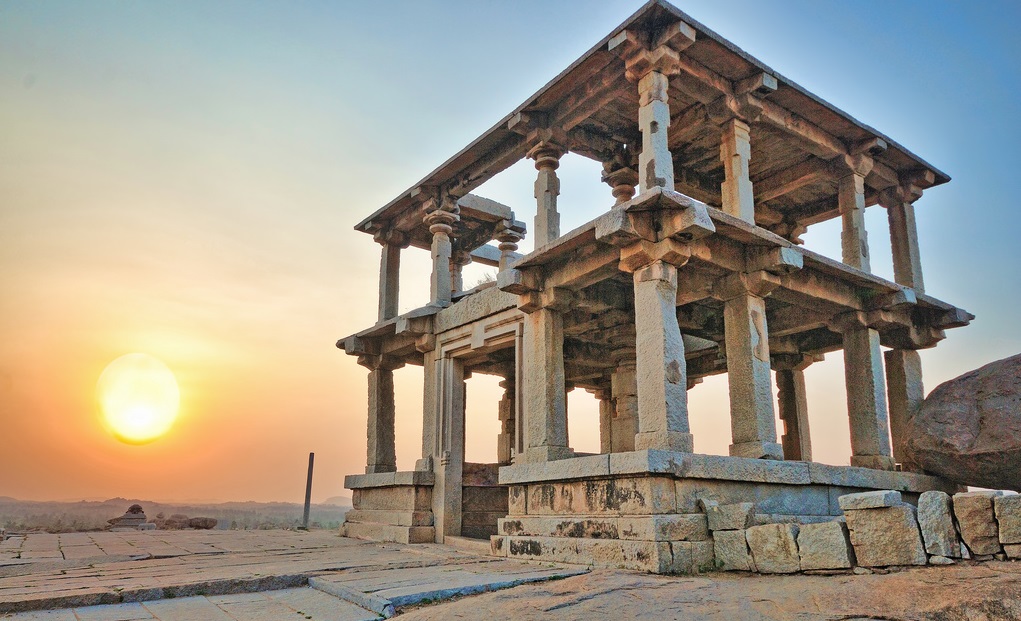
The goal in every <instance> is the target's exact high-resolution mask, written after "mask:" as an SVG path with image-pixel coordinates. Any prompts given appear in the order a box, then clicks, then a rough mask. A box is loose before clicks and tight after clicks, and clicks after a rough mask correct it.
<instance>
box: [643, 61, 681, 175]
mask: <svg viewBox="0 0 1021 621" xmlns="http://www.w3.org/2000/svg"><path fill="white" fill-rule="evenodd" d="M653 53H659V54H660V56H659V57H658V58H659V59H660V62H658V63H656V64H655V65H652V66H651V67H650V69H651V70H650V71H648V73H645V74H644V75H643V76H641V77H640V78H639V79H638V105H639V108H638V129H639V130H641V132H642V152H641V153H640V154H639V155H638V187H639V191H641V192H645V191H646V190H651V189H652V188H655V187H662V188H667V189H668V190H673V189H674V160H673V156H672V155H671V153H670V147H669V140H668V136H667V132H668V129H669V127H670V97H669V95H668V89H669V87H670V81H669V77H668V76H669V75H671V74H672V73H674V72H675V71H676V67H677V62H678V58H679V57H678V55H677V52H675V51H674V50H671V49H669V48H665V47H661V48H657V50H655V51H654V52H653Z"/></svg>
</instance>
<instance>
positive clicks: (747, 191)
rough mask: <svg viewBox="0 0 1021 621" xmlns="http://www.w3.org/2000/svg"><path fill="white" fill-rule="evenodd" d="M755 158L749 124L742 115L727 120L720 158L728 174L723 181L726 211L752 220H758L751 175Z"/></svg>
mask: <svg viewBox="0 0 1021 621" xmlns="http://www.w3.org/2000/svg"><path fill="white" fill-rule="evenodd" d="M751 158H752V146H751V142H750V134H749V128H748V124H747V123H745V122H744V121H742V120H741V119H737V118H732V119H730V120H729V121H727V122H726V123H724V124H723V136H722V140H721V141H720V161H722V162H723V169H724V171H725V172H726V178H725V180H724V182H723V183H722V184H721V185H720V190H721V193H722V196H723V211H725V212H727V213H728V214H730V215H732V216H734V217H737V218H741V219H742V220H744V221H745V222H748V223H749V224H755V200H754V198H753V197H752V181H751V178H750V177H749V175H748V161H749V160H750V159H751Z"/></svg>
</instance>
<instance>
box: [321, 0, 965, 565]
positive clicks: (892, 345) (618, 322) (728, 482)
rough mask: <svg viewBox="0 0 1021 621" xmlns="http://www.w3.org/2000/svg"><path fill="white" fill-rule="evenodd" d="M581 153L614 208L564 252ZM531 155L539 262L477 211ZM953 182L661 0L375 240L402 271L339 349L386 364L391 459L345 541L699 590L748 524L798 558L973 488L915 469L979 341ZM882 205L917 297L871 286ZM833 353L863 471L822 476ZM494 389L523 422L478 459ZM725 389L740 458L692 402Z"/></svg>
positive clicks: (423, 190)
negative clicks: (484, 392)
mask: <svg viewBox="0 0 1021 621" xmlns="http://www.w3.org/2000/svg"><path fill="white" fill-rule="evenodd" d="M567 153H575V154H578V155H581V156H583V157H587V158H590V159H593V160H595V161H597V162H600V163H601V164H602V175H601V177H600V178H598V179H593V180H592V181H593V183H598V182H602V183H606V184H607V185H608V186H609V189H608V193H607V200H606V203H605V205H603V206H601V207H598V208H597V207H596V206H594V210H593V213H592V216H593V219H592V220H591V221H589V222H588V223H586V224H584V225H582V226H581V227H579V228H577V229H575V230H573V231H569V232H562V231H561V230H560V216H559V213H558V211H557V202H558V196H559V194H560V183H559V180H558V177H557V172H556V171H557V168H558V166H559V163H560V160H561V158H562V157H563V156H564V155H565V154H567ZM522 159H530V160H532V161H533V162H534V164H535V168H536V170H537V174H536V180H535V184H534V190H535V198H536V205H535V210H534V217H533V218H531V220H532V222H533V226H532V231H531V234H532V235H533V237H534V240H535V243H534V246H535V250H534V251H532V252H531V253H529V254H527V255H524V256H522V255H521V254H519V253H518V252H517V249H518V244H519V243H520V241H521V240H522V239H523V238H524V236H525V234H526V225H525V223H524V222H523V221H521V220H519V219H518V215H517V213H516V211H515V210H513V209H512V208H511V207H509V206H505V205H502V204H500V203H497V202H495V201H492V200H489V199H486V198H483V197H480V196H476V195H474V194H472V193H471V192H472V191H473V190H474V189H475V188H477V187H478V186H480V185H481V184H482V183H484V182H485V181H487V180H489V179H491V178H492V177H493V176H495V175H497V174H498V173H500V172H501V171H503V170H506V169H507V168H509V167H510V166H511V165H513V164H514V163H516V162H518V161H520V160H522ZM949 180H950V178H949V177H948V176H947V175H946V174H945V173H943V172H941V171H940V170H938V169H937V168H935V167H934V166H932V165H931V164H929V163H928V162H926V161H925V160H923V159H921V158H920V157H918V156H917V155H915V154H913V153H912V152H910V151H909V150H907V149H906V148H905V147H903V146H901V145H899V144H898V143H896V142H895V141H893V140H892V139H890V138H888V137H887V136H886V135H884V134H882V133H880V132H878V131H876V130H875V129H872V128H871V127H868V126H866V125H863V124H862V123H860V122H858V121H856V120H855V119H854V118H853V117H851V116H850V115H848V114H846V113H844V112H843V111H841V110H838V109H837V108H835V107H834V106H833V105H831V104H829V103H827V102H825V101H823V100H821V99H820V98H819V97H817V96H815V95H813V94H812V93H811V92H809V91H808V90H806V89H805V88H803V87H801V86H799V85H797V84H794V83H793V82H791V81H790V80H788V79H786V78H784V77H783V76H781V75H780V74H778V73H776V72H774V71H773V70H772V69H770V68H768V67H766V66H765V65H764V64H762V63H761V62H759V61H758V60H756V59H754V58H752V57H751V56H749V55H748V54H746V53H745V52H743V51H741V50H740V49H739V48H738V47H737V46H735V45H734V44H732V43H730V42H729V41H727V40H725V39H723V38H722V37H720V36H719V35H718V34H716V33H715V32H713V31H711V30H709V29H708V28H706V27H705V26H703V25H701V24H699V23H698V22H696V21H695V20H693V19H691V17H689V16H688V15H686V14H684V13H683V12H681V11H679V10H678V9H676V8H675V7H673V6H672V5H670V4H668V3H666V2H662V1H659V0H653V1H652V2H649V3H648V4H646V5H645V6H643V7H642V8H641V9H640V10H639V11H638V12H637V13H635V14H634V15H633V16H632V17H630V18H629V19H628V20H627V21H625V22H624V23H623V24H621V25H620V26H619V27H618V28H616V29H615V30H614V31H613V32H611V33H610V34H609V35H608V36H607V37H606V38H604V39H603V40H602V41H601V42H599V43H598V44H597V45H596V46H595V47H593V48H592V49H591V50H589V51H588V52H587V53H586V54H585V55H584V56H582V57H581V58H580V59H578V60H577V61H576V62H575V63H573V64H572V65H571V66H570V67H568V68H567V69H566V70H565V71H564V72H563V73H561V74H560V75H558V76H557V77H556V78H554V79H553V80H552V81H551V82H550V83H549V84H547V85H546V86H544V87H543V88H542V89H540V90H539V91H538V92H537V93H535V94H534V95H532V96H531V97H530V98H528V100H527V101H526V102H525V103H524V104H522V105H521V106H518V107H517V108H516V109H514V110H513V111H512V112H511V113H510V114H509V115H508V116H507V117H505V119H504V120H502V121H501V122H500V123H498V124H497V125H496V126H494V127H493V128H492V129H490V130H489V131H487V132H486V133H484V134H483V135H482V136H480V137H478V138H477V139H476V140H474V141H472V143H471V144H470V145H469V146H467V147H465V148H464V149H463V150H461V151H460V152H459V153H457V154H456V155H454V156H453V157H452V158H450V159H449V160H447V161H446V162H444V163H443V164H442V165H441V166H440V167H438V168H437V169H436V170H434V171H433V172H431V173H430V174H429V175H427V176H426V177H425V178H424V179H422V180H421V181H420V182H419V183H417V184H416V185H414V186H413V187H411V188H409V189H408V190H406V191H404V192H402V193H401V194H399V195H398V196H397V197H396V198H394V199H393V200H392V201H390V202H389V203H388V204H386V205H385V206H383V207H382V208H381V209H379V210H378V211H376V212H375V213H373V214H371V215H370V216H369V217H367V218H366V219H364V220H363V221H362V222H360V223H358V224H357V225H356V226H355V228H356V230H358V231H361V232H364V233H368V234H370V235H372V236H373V237H374V239H375V240H376V241H377V242H378V243H379V244H380V245H381V246H382V253H381V258H380V270H379V302H378V320H377V322H376V323H375V324H374V325H372V326H370V327H367V328H366V329H364V330H362V331H360V332H358V333H356V334H353V335H351V336H348V337H346V338H343V339H340V341H339V342H338V347H340V348H341V349H343V350H344V351H345V352H346V353H348V354H350V355H353V356H357V358H358V363H359V364H361V365H362V366H364V367H366V368H367V369H368V370H369V373H368V458H367V463H366V467H365V474H357V475H351V476H348V477H347V478H346V479H345V486H346V487H347V488H349V489H351V490H353V492H354V497H353V505H354V508H353V510H352V511H350V512H348V514H347V518H346V522H345V524H344V526H343V532H344V533H346V534H347V535H348V536H353V537H362V538H368V539H376V540H391V541H402V542H411V543H414V542H432V541H435V542H443V541H444V540H445V538H447V537H461V536H469V537H492V549H493V551H494V553H497V554H501V555H506V556H511V557H521V558H532V559H541V560H550V561H570V562H578V563H584V564H592V565H603V566H617V567H628V568H633V569H642V570H648V571H653V572H659V573H667V572H677V573H690V572H693V571H698V570H699V569H701V568H704V567H706V566H712V565H713V563H714V540H715V541H716V543H715V545H716V546H717V547H716V551H717V552H720V551H721V550H722V551H724V553H726V549H725V547H724V546H725V545H727V544H728V543H733V542H734V541H737V542H738V543H737V544H734V545H737V546H738V547H739V548H740V550H739V552H740V554H744V552H745V551H746V550H747V548H746V542H751V541H752V539H753V538H752V537H751V535H748V536H746V534H745V529H749V530H748V532H749V533H752V532H753V531H751V530H750V529H751V528H755V527H757V526H770V528H768V529H765V530H760V531H754V532H755V533H758V534H757V535H756V536H757V537H758V536H761V537H764V538H765V539H763V540H762V545H764V546H766V547H769V546H771V545H773V543H775V542H780V543H777V545H780V544H781V543H782V544H784V545H786V544H787V543H790V544H791V545H793V541H794V539H793V537H795V536H796V535H797V528H796V527H795V526H792V527H790V528H788V526H782V527H781V526H779V525H791V524H793V525H797V524H809V523H830V522H839V521H840V519H841V516H842V510H841V506H840V505H839V503H838V498H839V497H841V496H846V495H848V494H852V493H865V492H872V491H881V490H899V492H900V493H901V494H902V495H903V498H904V499H905V500H906V501H907V502H908V503H909V504H910V503H917V500H918V497H919V495H920V494H922V493H923V492H928V491H942V492H947V493H950V494H953V493H955V492H958V491H961V489H960V488H959V486H958V485H957V484H955V483H953V482H951V481H949V480H947V479H944V478H940V477H936V476H930V475H928V474H926V473H924V472H921V470H920V468H919V467H918V465H917V464H915V463H913V461H912V460H911V459H910V457H909V456H908V455H907V454H906V453H905V452H904V446H905V442H906V440H907V438H906V437H905V429H906V425H907V422H908V421H909V419H910V417H911V416H912V414H913V413H914V412H915V411H916V410H917V409H918V407H919V404H920V403H921V401H922V398H923V395H924V391H923V384H922V374H921V363H920V358H919V354H918V351H919V350H921V349H925V348H929V347H933V346H935V345H936V344H937V343H938V342H939V341H940V340H941V339H943V338H944V330H946V329H948V328H956V327H960V326H965V325H967V324H968V323H969V322H970V321H971V319H973V316H972V315H971V314H969V313H967V312H965V311H964V310H962V309H960V308H958V307H956V306H954V305H952V304H949V303H947V302H944V301H941V300H938V299H936V298H934V297H932V296H930V295H928V294H926V293H925V287H924V283H923V278H922V263H921V257H920V254H919V249H918V239H917V234H916V228H915V203H916V201H918V200H919V199H920V198H921V197H922V195H923V193H924V192H925V191H926V190H928V189H929V188H932V187H935V186H938V185H940V184H944V183H946V182H948V181H949ZM876 205H879V206H881V207H882V208H884V209H885V210H886V211H887V215H888V218H889V243H890V245H891V247H892V254H893V263H894V274H895V277H894V280H893V281H889V280H886V279H884V278H881V277H879V276H876V275H875V274H873V273H872V272H871V267H870V257H871V253H870V243H874V240H871V241H870V238H869V236H868V235H867V233H866V230H865V217H864V216H865V211H866V209H867V208H869V207H874V206H876ZM521 208H522V207H520V206H517V207H516V209H521ZM527 211H529V212H531V209H527ZM838 218H839V220H840V222H841V226H842V235H841V239H842V255H841V260H835V259H832V258H829V257H825V256H822V255H820V254H818V253H815V252H812V251H810V250H807V249H805V248H804V247H803V246H802V240H801V235H802V234H803V233H804V232H805V231H806V230H807V229H808V227H810V226H812V225H814V224H816V223H819V222H823V221H826V220H830V219H838ZM408 247H415V248H419V249H422V250H425V251H428V252H429V253H430V255H431V257H432V272H431V276H430V299H429V301H428V303H426V304H425V305H423V306H421V307H419V308H416V309H415V310H412V311H410V312H407V313H404V314H399V313H398V295H399V280H400V279H399V277H398V272H399V269H400V263H401V257H402V252H403V250H404V249H406V248H408ZM471 262H478V263H481V264H483V265H487V266H492V267H494V268H496V269H498V270H499V273H498V276H497V278H496V282H483V283H481V284H479V285H478V286H475V287H473V288H466V287H465V285H464V282H463V279H462V275H461V274H462V268H463V267H464V266H465V265H467V264H469V263H471ZM884 348H886V351H885V352H884V350H883V349H884ZM831 352H841V355H842V356H843V359H844V365H845V368H846V388H847V416H848V419H847V420H848V427H849V432H850V443H851V451H852V455H851V460H850V461H851V463H850V465H849V466H829V465H824V464H820V463H818V462H815V461H813V452H812V443H811V438H810V430H809V419H808V412H807V407H808V402H807V398H806V386H805V374H804V371H805V369H806V367H808V366H809V365H811V364H813V363H814V362H816V361H819V360H821V359H822V357H823V355H824V354H827V353H831ZM406 364H414V365H421V366H422V367H423V369H424V376H425V381H424V400H423V412H422V415H423V421H424V422H423V432H422V456H421V459H419V460H418V462H417V463H416V466H415V469H414V470H411V471H406V472H397V468H396V453H395V444H394V388H393V386H394V385H393V371H394V370H395V369H398V368H400V367H402V366H403V365H406ZM474 373H482V374H488V375H496V376H498V377H500V378H501V379H502V383H501V386H503V388H504V395H503V398H502V399H501V400H500V401H499V403H495V404H494V405H493V409H492V411H491V412H471V413H470V415H472V416H497V417H498V418H499V420H500V421H501V426H502V431H501V433H500V434H499V436H498V437H496V438H494V442H495V443H496V446H497V454H498V463H492V464H472V463H466V462H465V451H464V449H465V447H464V429H465V418H466V416H467V415H468V413H467V412H466V410H465V379H466V378H468V377H469V376H470V375H471V374H474ZM716 374H726V375H727V379H728V382H729V387H730V411H729V417H724V416H722V415H721V416H720V418H719V422H720V424H722V425H726V424H727V421H728V420H729V426H730V429H731V434H732V443H731V445H730V448H729V455H728V456H714V455H701V454H696V453H695V452H694V441H693V437H692V434H691V429H690V427H689V424H688V396H687V393H688V391H689V390H697V388H696V386H697V385H698V384H699V383H700V382H701V381H702V379H703V378H705V377H708V376H711V375H716ZM570 390H587V391H589V392H591V393H592V394H593V395H595V396H596V398H597V399H598V400H599V404H600V406H599V408H600V409H599V411H600V418H599V429H600V438H601V440H600V453H599V454H597V455H589V454H583V453H579V452H577V451H575V450H574V449H572V448H571V445H570V442H569V438H568V433H567V400H566V395H567V392H568V391H570ZM774 390H776V391H777V393H778V407H779V418H780V419H781V420H782V421H783V433H782V435H780V436H778V433H777V428H776V424H775V422H774V417H775V415H776V412H775V411H774V405H773V392H774ZM721 414H722V413H721ZM884 498H885V496H884ZM900 498H901V496H900V495H898V496H897V498H896V502H897V503H899V502H900ZM884 502H885V501H884ZM889 504H890V506H891V507H892V506H894V505H895V503H894V501H893V500H889ZM721 507H722V509H721ZM883 507H884V508H887V507H886V505H883ZM896 507H900V505H899V504H896ZM721 511H722V512H723V513H720V512H721ZM728 511H729V512H731V513H733V515H730V513H727V512H728ZM894 511H897V512H901V513H905V514H906V513H908V512H910V510H908V509H901V508H895V509H894ZM724 514H726V515H724ZM873 514H875V515H878V513H875V512H874V513H873ZM898 515H899V514H898ZM721 516H722V517H721ZM727 516H730V517H727ZM725 517H726V518H727V519H724V518H725ZM730 518H733V519H730ZM912 519H913V518H912ZM713 524H714V526H711V525H713ZM772 525H777V526H776V528H773V526H772ZM713 530H715V531H719V533H721V534H719V536H718V537H714V535H711V534H710V531H713ZM830 530H833V532H838V531H842V532H843V533H844V535H843V537H845V538H846V528H845V527H839V526H837V527H836V528H835V529H830ZM830 530H826V533H829V532H830ZM838 534H839V533H838ZM778 537H779V538H781V539H783V538H786V539H783V541H780V539H777V538H778ZM755 541H758V539H755ZM841 541H843V540H841ZM754 545H758V544H754ZM735 549H736V548H735ZM793 549H794V550H795V553H796V550H797V548H796V547H795V548H793ZM923 557H924V554H923ZM716 562H717V563H719V562H721V561H720V560H719V558H718V555H717V558H716ZM798 562H799V561H798V560H797V557H796V554H795V558H794V563H795V564H796V563H798Z"/></svg>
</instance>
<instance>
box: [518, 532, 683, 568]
mask: <svg viewBox="0 0 1021 621" xmlns="http://www.w3.org/2000/svg"><path fill="white" fill-rule="evenodd" d="M505 540H506V545H507V556H508V557H509V558H523V559H531V560H541V561H546V562H558V563H575V564H579V565H594V566H597V567H610V568H619V569H634V570H638V571H649V572H653V573H657V574H664V573H669V572H670V571H671V570H672V569H673V553H672V552H671V550H670V543H668V542H665V541H663V542H655V541H622V540H620V539H578V538H566V537H506V538H505Z"/></svg>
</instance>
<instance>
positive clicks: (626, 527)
mask: <svg viewBox="0 0 1021 621" xmlns="http://www.w3.org/2000/svg"><path fill="white" fill-rule="evenodd" d="M499 480H500V483H501V484H504V485H508V486H509V498H510V502H509V514H508V516H507V517H506V518H504V519H501V520H500V522H499V528H500V533H499V534H498V535H497V536H494V537H493V538H492V551H493V554H496V555H499V556H504V557H508V558H521V559H534V560H543V561H553V562H567V563H582V564H585V565H593V566H601V567H618V568H624V569H636V570H642V571H650V572H654V573H682V574H691V573H700V572H703V571H707V570H711V569H713V568H714V547H713V546H714V539H713V536H712V534H711V532H710V530H711V529H710V526H711V525H710V524H709V523H708V519H707V515H706V511H705V507H706V506H707V504H708V505H711V504H713V503H717V504H720V505H729V504H738V503H753V504H754V509H753V515H752V517H751V519H750V520H749V522H750V523H749V524H747V526H751V525H762V524H776V523H797V524H811V523H818V522H828V521H833V520H836V519H838V518H840V516H841V515H842V511H841V508H840V505H839V503H838V500H837V499H838V498H839V497H840V496H843V495H846V494H852V493H856V492H862V491H870V490H898V491H900V492H901V493H902V495H903V497H904V499H905V500H907V501H908V502H912V503H915V502H917V498H918V495H919V494H920V493H922V492H925V491H929V490H941V491H947V492H949V493H953V492H955V491H958V488H957V486H956V485H954V484H953V483H950V482H948V481H945V480H943V479H939V478H936V477H931V476H926V475H920V474H915V473H908V472H890V471H882V470H872V469H868V468H855V467H847V466H828V465H823V464H816V463H810V462H798V461H774V460H764V459H746V458H740V457H720V456H713V455H697V454H691V453H676V452H670V451H657V450H647V451H635V452H627V453H611V454H608V455H592V456H586V457H577V458H573V459H563V460H558V461H552V462H548V463H539V464H521V465H514V466H505V467H503V468H501V469H500V479H499ZM745 526H746V525H741V526H738V527H737V528H742V529H743V528H745Z"/></svg>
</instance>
